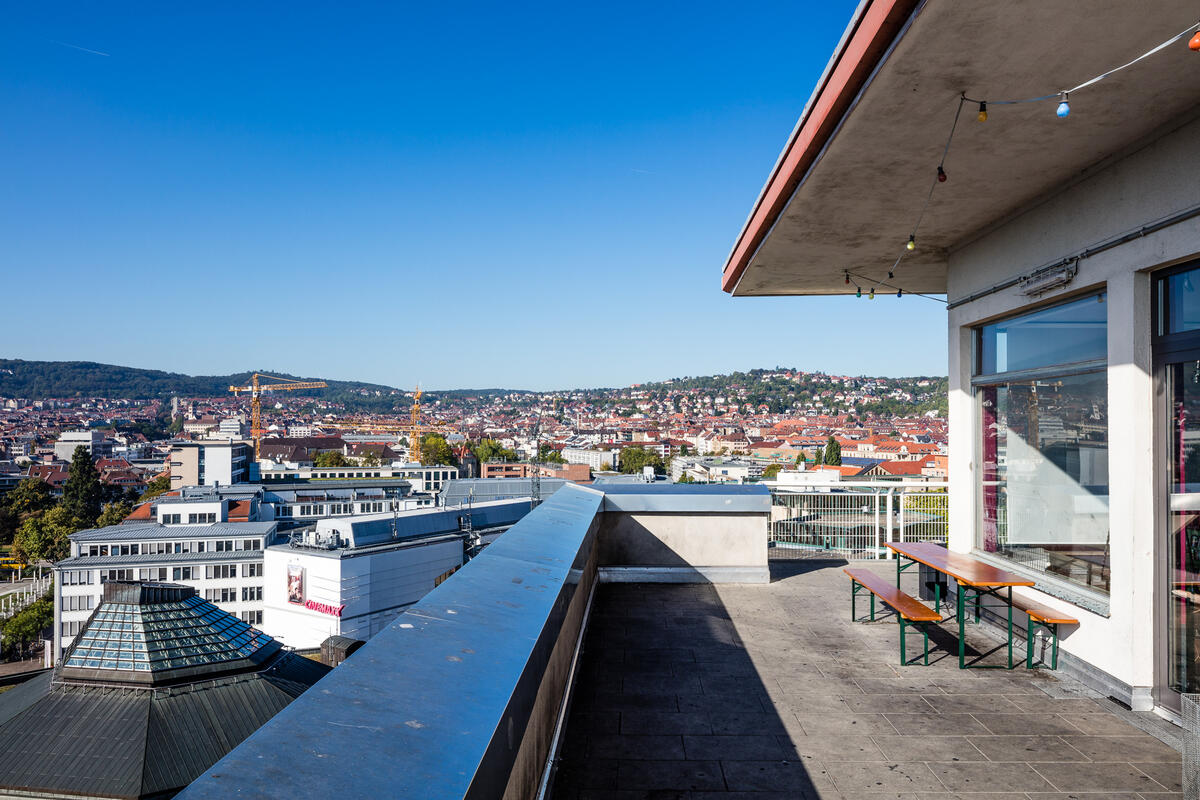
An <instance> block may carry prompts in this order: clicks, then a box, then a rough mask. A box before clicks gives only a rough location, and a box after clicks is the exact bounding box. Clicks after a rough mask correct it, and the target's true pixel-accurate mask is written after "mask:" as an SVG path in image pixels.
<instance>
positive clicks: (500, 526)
mask: <svg viewBox="0 0 1200 800" xmlns="http://www.w3.org/2000/svg"><path fill="white" fill-rule="evenodd" d="M529 508H530V503H529V499H528V498H522V499H520V500H502V501H495V502H490V503H476V504H474V505H473V506H472V507H470V508H467V507H462V508H457V509H452V510H443V509H420V510H414V511H407V512H402V513H398V514H372V515H367V516H359V517H352V518H347V519H337V520H333V519H331V520H322V521H321V522H319V523H317V525H316V528H315V529H314V530H311V531H306V532H305V533H303V534H297V535H294V536H293V537H292V539H291V541H289V542H287V543H281V544H276V545H274V546H272V547H269V548H267V552H266V554H265V567H264V587H265V588H264V616H263V624H262V625H261V626H260V627H262V629H263V630H264V631H266V632H268V633H269V634H270V635H271V636H273V637H275V638H277V639H279V640H280V641H282V642H283V643H284V644H286V645H288V646H290V647H294V648H297V649H312V648H316V647H319V646H320V644H321V642H323V641H324V640H325V639H326V638H328V637H329V636H333V635H341V636H348V637H350V638H353V639H363V640H365V639H369V638H370V637H371V636H374V635H375V634H376V633H378V632H379V631H380V630H381V629H382V628H383V627H384V626H385V625H387V624H388V623H390V622H391V621H392V620H393V619H395V618H396V617H397V616H398V615H399V614H400V613H401V612H403V611H404V609H406V608H407V607H408V606H410V605H412V604H413V603H415V602H417V601H418V600H420V599H421V598H422V597H424V596H425V595H426V594H427V593H428V592H429V591H430V590H432V589H433V588H434V587H435V586H437V585H438V584H439V583H441V582H442V581H443V580H445V579H446V578H448V577H449V576H450V575H452V574H453V573H454V572H455V571H456V570H457V569H458V568H459V567H461V566H462V564H463V560H464V553H465V552H466V549H467V548H469V547H470V546H471V544H472V541H473V540H474V539H475V537H478V538H479V540H481V541H483V542H486V541H488V539H489V538H492V537H494V536H496V535H498V534H499V533H500V532H502V531H504V530H507V528H508V527H509V526H511V525H513V524H514V523H515V522H517V520H519V519H521V517H523V516H524V515H525V514H526V513H528V512H529ZM467 515H470V517H471V524H470V525H467V524H466V522H465V518H466V517H467Z"/></svg>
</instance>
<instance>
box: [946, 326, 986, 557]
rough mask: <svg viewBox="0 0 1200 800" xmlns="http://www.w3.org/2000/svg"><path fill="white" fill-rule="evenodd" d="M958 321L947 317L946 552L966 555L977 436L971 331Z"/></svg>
mask: <svg viewBox="0 0 1200 800" xmlns="http://www.w3.org/2000/svg"><path fill="white" fill-rule="evenodd" d="M961 320H962V317H961V315H959V314H956V313H954V312H951V313H950V315H949V322H950V324H949V326H948V327H949V336H950V341H949V365H950V383H949V389H950V397H949V401H948V403H949V415H948V419H949V425H950V458H949V474H948V475H947V477H946V480H947V484H948V487H949V498H948V502H949V517H948V519H949V522H950V530H949V533H948V536H949V544H950V549H951V550H954V551H957V552H960V553H966V552H969V551H970V550H971V548H972V547H974V546H975V528H976V525H977V520H978V511H977V508H976V507H977V504H978V496H979V491H978V488H977V486H976V480H977V472H978V465H977V464H976V463H975V462H976V451H977V449H978V446H979V436H980V434H979V420H978V419H976V416H977V415H976V413H975V399H974V397H972V394H971V359H972V346H971V336H972V331H971V328H969V327H963V326H962V322H961Z"/></svg>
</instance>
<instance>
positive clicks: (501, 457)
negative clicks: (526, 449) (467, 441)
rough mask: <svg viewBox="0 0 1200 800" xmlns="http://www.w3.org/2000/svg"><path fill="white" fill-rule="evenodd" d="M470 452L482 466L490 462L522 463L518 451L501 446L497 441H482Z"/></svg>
mask: <svg viewBox="0 0 1200 800" xmlns="http://www.w3.org/2000/svg"><path fill="white" fill-rule="evenodd" d="M470 450H471V452H472V453H474V454H475V458H477V459H478V460H479V463H480V464H486V463H488V462H489V461H513V462H515V461H520V459H519V458H518V457H517V451H515V450H513V449H511V448H508V447H503V446H501V444H500V443H499V442H497V441H496V440H495V439H481V440H480V441H479V443H478V444H476V445H474V446H473V447H471V448H470Z"/></svg>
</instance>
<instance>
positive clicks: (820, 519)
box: [768, 481, 949, 560]
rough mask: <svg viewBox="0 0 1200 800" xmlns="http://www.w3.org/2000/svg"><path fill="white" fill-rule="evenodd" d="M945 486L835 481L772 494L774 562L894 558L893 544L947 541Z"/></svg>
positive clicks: (776, 490) (770, 545)
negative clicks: (778, 560)
mask: <svg viewBox="0 0 1200 800" xmlns="http://www.w3.org/2000/svg"><path fill="white" fill-rule="evenodd" d="M948 500H949V493H948V492H947V488H946V484H945V483H920V484H899V483H894V482H882V481H879V482H856V483H852V482H832V483H828V484H813V485H805V486H803V487H795V488H793V487H779V486H777V487H774V488H772V490H771V522H770V531H769V533H768V548H769V549H768V552H769V554H770V557H771V558H772V559H797V558H842V559H847V560H853V559H863V558H890V557H891V555H892V551H891V550H889V549H888V548H887V546H886V545H887V543H888V542H939V543H943V544H944V543H945V542H946V537H947V531H948V524H947V508H948V507H947V502H948Z"/></svg>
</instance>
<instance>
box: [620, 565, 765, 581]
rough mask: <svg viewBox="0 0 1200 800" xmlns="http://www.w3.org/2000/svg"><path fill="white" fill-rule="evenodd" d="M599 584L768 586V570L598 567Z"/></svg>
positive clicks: (741, 568) (747, 568)
mask: <svg viewBox="0 0 1200 800" xmlns="http://www.w3.org/2000/svg"><path fill="white" fill-rule="evenodd" d="M599 580H600V582H601V583H770V582H771V571H770V569H769V568H768V567H600V570H599Z"/></svg>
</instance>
